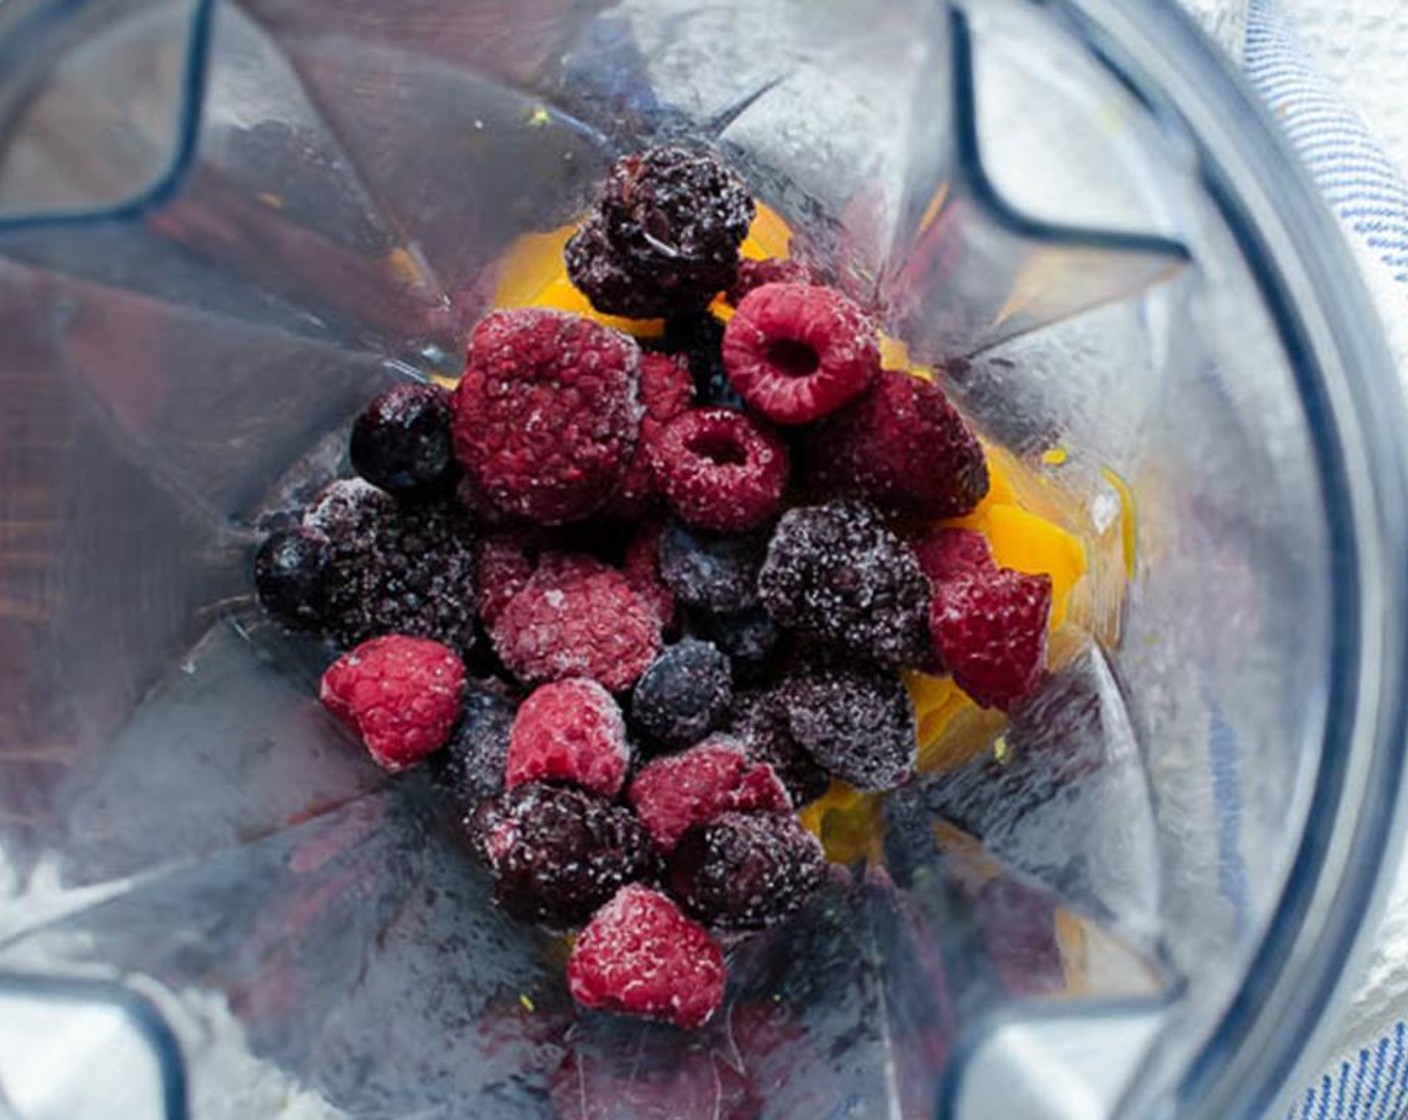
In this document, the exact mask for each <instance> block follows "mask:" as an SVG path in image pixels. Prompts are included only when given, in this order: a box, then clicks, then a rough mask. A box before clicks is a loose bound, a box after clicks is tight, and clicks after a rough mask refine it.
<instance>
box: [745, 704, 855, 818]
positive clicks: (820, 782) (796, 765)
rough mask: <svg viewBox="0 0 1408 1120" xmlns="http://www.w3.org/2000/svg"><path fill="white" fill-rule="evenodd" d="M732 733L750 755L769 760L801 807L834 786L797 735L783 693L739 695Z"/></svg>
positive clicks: (758, 759) (761, 759)
mask: <svg viewBox="0 0 1408 1120" xmlns="http://www.w3.org/2000/svg"><path fill="white" fill-rule="evenodd" d="M729 733H730V734H732V735H734V736H736V737H737V738H738V740H739V742H741V743H742V744H743V749H744V750H745V751H746V752H747V754H748V757H749V758H751V759H754V760H755V761H757V762H766V763H767V764H768V765H769V766H771V767H772V768H773V770H774V771H776V772H777V776H778V778H780V779H781V780H782V784H783V785H784V786H786V787H787V792H788V793H789V794H791V795H792V804H793V805H796V806H797V807H798V808H800V807H801V806H803V805H805V804H807V803H808V802H810V801H815V800H816V799H817V798H818V797H820V796H821V795H822V794H824V793H825V792H826V791H827V789H828V788H830V786H831V775H830V774H828V773H827V772H826V769H825V767H823V766H822V765H821V764H820V763H819V762H817V760H816V759H814V758H813V757H812V756H811V754H810V753H808V751H807V749H806V748H805V747H803V746H802V744H801V743H799V742H797V739H796V737H795V736H793V734H792V728H791V725H790V724H789V722H788V718H787V706H786V700H785V697H784V696H783V695H780V694H779V693H777V692H772V691H768V692H754V693H750V694H747V695H744V696H741V697H739V698H738V699H737V700H736V701H735V703H734V711H733V717H732V720H731V721H730V725H729Z"/></svg>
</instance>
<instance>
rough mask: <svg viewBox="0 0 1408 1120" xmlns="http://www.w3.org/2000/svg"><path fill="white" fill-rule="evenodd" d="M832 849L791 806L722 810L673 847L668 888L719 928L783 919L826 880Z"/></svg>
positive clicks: (740, 927) (741, 927) (774, 922)
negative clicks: (783, 810)
mask: <svg viewBox="0 0 1408 1120" xmlns="http://www.w3.org/2000/svg"><path fill="white" fill-rule="evenodd" d="M825 876H826V856H825V854H824V853H823V852H822V850H821V844H820V843H818V842H817V839H816V837H815V836H813V835H812V834H811V833H810V832H808V831H807V830H806V829H805V828H803V827H802V826H801V825H800V824H799V823H798V822H797V818H796V817H793V816H790V815H788V814H786V813H724V814H722V815H721V816H719V817H717V818H715V819H714V820H712V821H710V822H708V823H707V824H701V825H695V826H694V827H693V828H691V829H690V830H689V831H688V832H686V833H685V834H684V837H683V838H682V839H681V840H680V842H679V844H677V845H676V846H675V849H674V851H673V852H671V853H670V860H669V870H668V881H669V885H670V891H671V893H672V894H673V895H674V897H675V898H676V899H678V900H679V902H680V904H681V905H682V906H683V907H684V908H685V910H687V911H688V912H689V913H690V914H692V915H693V916H694V917H696V918H698V919H699V920H700V921H701V922H704V923H705V924H707V925H711V926H715V927H717V928H719V929H729V930H746V929H765V928H766V927H768V926H773V925H777V923H778V922H780V921H782V920H783V919H784V918H786V917H787V916H788V915H789V914H792V913H794V912H795V911H797V910H798V909H800V908H801V906H802V904H803V903H805V902H806V901H807V899H808V898H810V897H811V895H812V894H813V893H814V892H815V891H816V890H817V888H818V887H820V886H821V884H822V881H823V879H824V878H825Z"/></svg>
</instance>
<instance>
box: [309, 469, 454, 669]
mask: <svg viewBox="0 0 1408 1120" xmlns="http://www.w3.org/2000/svg"><path fill="white" fill-rule="evenodd" d="M303 523H304V527H305V528H307V529H311V530H315V531H317V532H321V533H323V534H324V535H325V536H326V537H327V539H328V541H329V542H330V547H331V555H330V560H329V571H330V575H329V578H328V582H327V593H326V606H325V610H324V613H323V618H322V625H321V627H320V629H321V630H322V631H323V632H324V634H326V636H327V637H329V638H331V639H332V640H333V641H334V642H336V643H337V644H338V645H340V646H342V647H344V648H348V649H350V648H351V647H352V646H355V645H357V644H359V643H361V642H363V641H366V640H367V639H368V638H374V637H377V636H380V635H383V634H405V635H409V636H412V637H419V638H434V639H435V640H436V641H439V642H444V643H445V644H446V645H448V646H450V647H452V648H453V649H455V650H456V651H458V652H459V653H461V654H464V653H466V652H467V651H468V650H469V649H470V648H471V647H472V646H473V644H474V611H473V603H474V599H475V578H474V553H473V540H472V539H471V535H470V524H469V518H468V515H467V514H466V513H465V511H464V509H463V507H462V506H460V505H459V504H458V502H457V501H456V500H455V499H454V497H453V496H445V497H443V498H440V499H437V500H435V501H426V502H416V503H400V502H397V501H396V500H395V499H394V498H392V497H391V495H389V494H387V493H386V492H385V491H383V490H378V489H377V488H376V487H374V486H372V485H371V484H370V483H367V482H363V481H361V480H360V479H343V480H341V481H338V482H334V483H333V484H332V485H331V486H329V487H328V488H327V489H326V490H324V491H323V493H322V495H321V496H320V497H319V499H318V501H317V502H316V503H315V504H314V505H313V507H312V508H311V509H310V510H309V511H308V512H307V514H305V515H304V519H303Z"/></svg>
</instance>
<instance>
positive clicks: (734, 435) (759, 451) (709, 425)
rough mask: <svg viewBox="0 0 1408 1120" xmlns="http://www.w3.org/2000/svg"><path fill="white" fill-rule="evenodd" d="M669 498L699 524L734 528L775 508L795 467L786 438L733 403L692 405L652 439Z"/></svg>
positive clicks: (762, 518)
mask: <svg viewBox="0 0 1408 1120" xmlns="http://www.w3.org/2000/svg"><path fill="white" fill-rule="evenodd" d="M651 462H652V463H653V464H654V466H655V477H656V479H657V480H658V481H659V483H660V489H661V490H662V491H663V492H664V495H665V500H666V501H667V502H669V504H670V508H671V509H672V510H674V511H675V513H677V514H678V515H679V517H680V519H681V520H682V521H684V522H685V523H687V524H689V525H692V526H694V527H695V528H696V529H713V530H714V531H716V532H721V533H730V532H737V531H738V530H740V529H749V528H752V527H753V526H754V525H757V524H758V523H759V522H761V521H765V520H766V519H767V518H769V517H771V516H772V515H773V514H774V513H776V512H777V509H778V507H779V506H780V505H781V504H782V494H783V491H785V490H786V489H787V477H788V475H789V473H790V472H791V466H792V464H791V460H790V458H789V457H788V454H787V446H786V444H784V443H783V442H782V438H781V437H780V436H779V435H778V434H777V433H776V432H774V431H772V430H771V429H770V428H766V427H764V426H763V425H762V424H760V423H759V422H758V421H757V420H754V419H753V418H752V417H750V416H746V415H745V414H743V413H741V412H735V411H734V410H733V409H731V408H694V409H690V410H689V411H687V412H684V413H682V414H681V415H679V416H677V417H676V418H675V419H674V420H672V421H670V423H669V424H667V425H666V426H665V429H664V431H662V432H661V433H660V435H659V437H658V438H657V439H655V440H654V441H653V442H652V444H651Z"/></svg>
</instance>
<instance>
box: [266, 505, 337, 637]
mask: <svg viewBox="0 0 1408 1120" xmlns="http://www.w3.org/2000/svg"><path fill="white" fill-rule="evenodd" d="M331 563H332V548H331V546H330V545H329V543H328V539H327V538H326V537H325V536H323V535H322V534H321V533H315V532H313V531H311V530H309V529H289V530H286V531H284V532H280V533H275V534H273V536H271V537H269V538H268V539H267V540H265V541H264V543H263V544H261V545H260V546H259V551H258V552H257V553H256V554H255V557H254V589H255V592H256V593H257V594H258V596H259V602H260V603H261V604H262V605H263V607H264V609H265V610H267V611H268V612H269V613H270V614H272V615H273V616H274V617H275V618H277V619H278V620H279V621H280V622H282V623H284V625H286V626H288V627H290V628H291V629H294V630H317V629H318V628H319V627H320V626H321V625H322V621H323V616H324V613H325V611H326V609H327V590H328V580H329V575H330V573H331Z"/></svg>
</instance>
